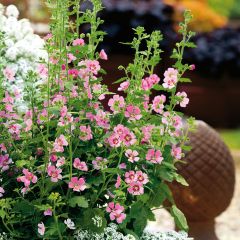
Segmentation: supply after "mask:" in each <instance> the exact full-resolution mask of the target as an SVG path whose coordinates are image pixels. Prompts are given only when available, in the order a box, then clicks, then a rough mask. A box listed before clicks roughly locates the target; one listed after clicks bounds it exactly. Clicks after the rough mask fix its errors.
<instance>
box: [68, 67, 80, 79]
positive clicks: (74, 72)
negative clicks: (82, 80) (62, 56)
mask: <svg viewBox="0 0 240 240" xmlns="http://www.w3.org/2000/svg"><path fill="white" fill-rule="evenodd" d="M78 74H79V71H78V70H77V69H69V70H68V75H70V76H72V77H73V78H77V77H78Z"/></svg>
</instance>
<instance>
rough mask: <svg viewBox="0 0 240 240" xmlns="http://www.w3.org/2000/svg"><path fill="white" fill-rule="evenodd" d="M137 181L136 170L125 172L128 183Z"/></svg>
mask: <svg viewBox="0 0 240 240" xmlns="http://www.w3.org/2000/svg"><path fill="white" fill-rule="evenodd" d="M134 181H136V175H135V172H134V171H132V170H131V171H129V172H126V173H125V182H126V183H128V184H129V183H131V182H134Z"/></svg>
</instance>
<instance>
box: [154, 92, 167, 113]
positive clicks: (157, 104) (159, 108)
mask: <svg viewBox="0 0 240 240" xmlns="http://www.w3.org/2000/svg"><path fill="white" fill-rule="evenodd" d="M165 102H166V96H165V95H163V94H162V95H160V96H156V97H155V98H154V99H153V105H152V109H153V110H154V111H155V112H156V113H159V114H162V113H163V109H164V103H165Z"/></svg>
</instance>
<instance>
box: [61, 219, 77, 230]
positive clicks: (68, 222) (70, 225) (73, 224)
mask: <svg viewBox="0 0 240 240" xmlns="http://www.w3.org/2000/svg"><path fill="white" fill-rule="evenodd" d="M64 223H65V224H66V225H67V227H68V228H69V229H72V230H74V229H76V227H75V223H74V222H73V221H72V220H71V219H70V218H68V219H66V220H64Z"/></svg>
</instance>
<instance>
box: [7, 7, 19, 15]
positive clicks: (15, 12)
mask: <svg viewBox="0 0 240 240" xmlns="http://www.w3.org/2000/svg"><path fill="white" fill-rule="evenodd" d="M6 15H7V17H14V18H18V16H19V11H18V9H17V7H16V6H14V5H9V6H8V7H7V9H6Z"/></svg>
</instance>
